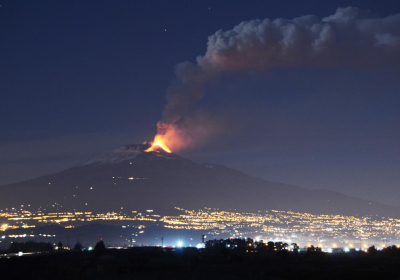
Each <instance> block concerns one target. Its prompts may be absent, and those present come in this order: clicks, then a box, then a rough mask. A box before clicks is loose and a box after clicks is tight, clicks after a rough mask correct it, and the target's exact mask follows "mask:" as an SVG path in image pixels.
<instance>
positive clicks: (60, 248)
mask: <svg viewBox="0 0 400 280" xmlns="http://www.w3.org/2000/svg"><path fill="white" fill-rule="evenodd" d="M57 250H59V251H61V250H64V247H63V244H62V242H61V241H60V242H58V245H57Z"/></svg>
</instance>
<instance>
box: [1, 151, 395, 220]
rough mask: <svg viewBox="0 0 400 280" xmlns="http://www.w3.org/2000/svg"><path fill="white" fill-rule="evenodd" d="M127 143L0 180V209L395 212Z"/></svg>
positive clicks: (336, 194) (321, 191)
mask: <svg viewBox="0 0 400 280" xmlns="http://www.w3.org/2000/svg"><path fill="white" fill-rule="evenodd" d="M146 148H147V146H146V145H144V144H137V145H128V146H126V147H123V148H121V149H118V150H115V151H111V152H108V153H105V154H102V155H99V156H97V157H95V158H93V159H91V160H89V161H87V162H85V163H83V164H81V165H78V166H75V167H73V168H71V169H68V170H65V171H63V172H59V173H56V174H52V175H48V176H43V177H40V178H36V179H33V180H28V181H24V182H20V183H16V184H11V185H6V186H2V187H0V209H4V208H6V207H16V208H17V207H19V206H20V205H25V206H26V205H31V206H32V207H36V208H38V207H41V209H46V210H47V211H48V210H51V209H54V210H56V209H57V208H58V210H68V211H73V210H74V209H75V210H79V211H84V210H87V211H117V210H119V209H121V207H122V208H124V210H126V211H131V210H139V211H144V210H146V209H153V210H154V211H155V212H156V213H160V214H163V213H164V214H165V213H168V212H170V211H171V210H172V209H173V208H174V207H175V206H177V207H182V208H187V209H198V208H203V207H216V208H220V209H237V210H239V211H257V210H266V209H277V210H280V209H281V210H289V209H291V210H293V211H300V212H310V213H327V214H352V215H354V214H360V215H361V214H362V215H369V214H371V215H372V214H379V215H385V216H399V214H398V213H400V211H399V209H397V208H395V207H391V206H386V205H383V204H379V203H374V202H371V201H366V200H362V199H358V198H354V197H349V196H346V195H343V194H340V193H336V192H332V191H327V190H308V189H304V188H301V187H296V186H290V185H285V184H280V183H274V182H268V181H265V180H262V179H259V178H254V177H251V176H249V175H246V174H244V173H242V172H240V171H237V170H233V169H230V168H227V167H224V166H221V165H215V164H198V163H195V162H192V161H190V160H188V159H185V158H182V157H180V156H178V155H176V154H169V153H166V152H164V151H157V152H149V153H147V152H144V150H145V149H146Z"/></svg>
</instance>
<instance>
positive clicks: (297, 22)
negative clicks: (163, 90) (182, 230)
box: [158, 7, 400, 150]
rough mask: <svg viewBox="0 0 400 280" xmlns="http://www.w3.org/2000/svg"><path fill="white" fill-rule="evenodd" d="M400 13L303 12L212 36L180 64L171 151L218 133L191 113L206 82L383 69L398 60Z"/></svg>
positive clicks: (164, 127) (171, 93)
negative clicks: (256, 74) (287, 72)
mask: <svg viewBox="0 0 400 280" xmlns="http://www.w3.org/2000/svg"><path fill="white" fill-rule="evenodd" d="M399 26H400V14H397V15H392V16H388V17H384V18H379V17H374V16H372V15H371V14H370V13H369V12H366V11H362V10H360V9H358V8H354V7H347V8H338V9H337V11H336V13H335V14H333V15H330V16H328V17H325V18H323V19H318V18H317V17H316V16H313V15H305V16H301V17H298V18H294V19H292V20H288V19H282V18H278V19H275V20H270V19H264V20H258V19H257V20H251V21H246V22H242V23H240V24H238V25H237V26H235V27H234V28H233V29H231V30H227V31H223V30H219V31H217V32H216V33H215V34H213V35H211V36H210V37H209V38H208V43H207V52H206V53H205V54H204V55H203V56H199V57H197V59H196V62H195V63H191V62H183V63H180V64H178V65H177V66H176V69H175V72H176V81H175V83H174V84H173V85H172V86H171V87H170V88H169V90H168V93H167V105H166V107H165V109H164V111H163V115H162V119H161V120H160V121H159V123H158V134H160V135H165V138H166V139H165V141H166V143H167V145H169V146H170V147H171V148H172V149H173V150H180V149H182V148H186V147H188V146H190V145H197V144H198V143H199V142H204V141H207V139H208V138H209V137H210V136H212V135H214V133H215V132H216V131H218V129H219V128H218V126H217V124H214V125H211V123H213V122H212V120H210V119H209V118H208V117H207V116H205V115H204V114H199V113H198V112H196V113H195V114H194V113H193V108H194V106H195V104H196V102H197V101H198V100H199V99H201V98H203V95H204V86H205V85H206V84H207V83H208V82H210V81H212V80H214V79H216V78H218V77H219V76H220V75H222V74H224V73H229V72H246V71H260V72H262V71H268V70H270V69H272V68H276V67H280V68H291V67H297V66H312V67H337V66H350V67H368V68H372V67H379V66H380V65H388V66H389V67H390V66H391V65H392V66H393V67H396V65H398V64H399V61H400V28H399Z"/></svg>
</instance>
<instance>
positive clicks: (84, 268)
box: [0, 247, 400, 280]
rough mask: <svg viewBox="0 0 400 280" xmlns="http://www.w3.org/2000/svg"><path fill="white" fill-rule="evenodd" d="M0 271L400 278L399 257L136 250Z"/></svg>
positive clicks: (58, 275)
mask: <svg viewBox="0 0 400 280" xmlns="http://www.w3.org/2000/svg"><path fill="white" fill-rule="evenodd" d="M0 271H1V272H2V275H9V276H8V278H7V279H74V280H79V279H113V280H114V279H400V255H399V254H398V252H375V253H374V254H371V253H363V252H350V253H346V254H342V253H337V254H325V253H321V252H304V253H293V252H288V251H282V252H268V253H264V254H259V253H250V252H248V253H245V252H234V251H231V250H212V251H210V250H208V249H202V250H198V249H195V248H185V249H172V248H171V249H169V248H168V249H162V248H149V247H137V248H132V249H126V250H116V249H107V250H102V251H83V252H82V251H64V252H54V253H49V254H43V255H34V256H23V257H12V258H9V259H7V258H2V259H0Z"/></svg>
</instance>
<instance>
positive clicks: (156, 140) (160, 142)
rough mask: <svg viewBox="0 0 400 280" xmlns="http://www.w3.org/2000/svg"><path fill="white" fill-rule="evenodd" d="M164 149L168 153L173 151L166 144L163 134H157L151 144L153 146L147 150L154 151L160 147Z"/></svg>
mask: <svg viewBox="0 0 400 280" xmlns="http://www.w3.org/2000/svg"><path fill="white" fill-rule="evenodd" d="M160 148H161V149H163V150H164V151H166V152H167V153H172V152H171V150H170V149H168V147H167V146H166V145H165V143H164V141H163V139H162V136H161V135H156V137H155V138H154V141H153V143H152V144H151V147H150V148H148V149H147V150H146V151H145V152H154V151H157V150H158V149H160Z"/></svg>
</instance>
